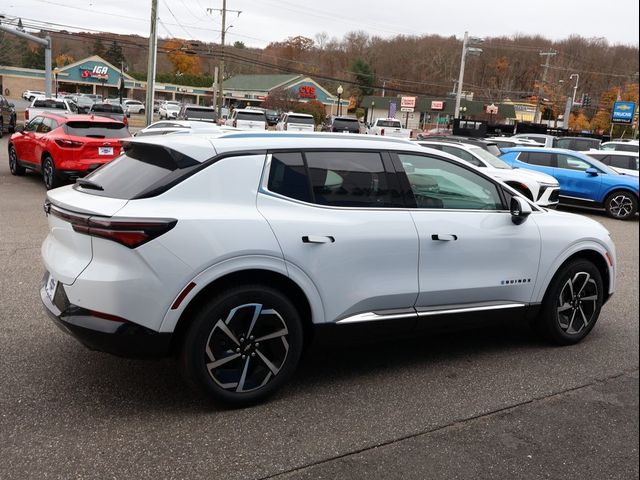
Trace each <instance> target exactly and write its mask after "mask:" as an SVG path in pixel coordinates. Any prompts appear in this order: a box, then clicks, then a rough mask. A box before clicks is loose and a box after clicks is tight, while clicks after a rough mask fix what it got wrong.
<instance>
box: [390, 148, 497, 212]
mask: <svg viewBox="0 0 640 480" xmlns="http://www.w3.org/2000/svg"><path fill="white" fill-rule="evenodd" d="M398 159H399V160H400V162H401V163H402V167H403V168H404V171H405V172H406V174H407V178H408V180H409V184H410V186H411V191H412V192H413V195H414V197H415V199H416V205H417V207H418V208H446V209H456V210H458V209H461V210H504V209H505V208H504V205H503V202H502V197H501V196H500V190H499V188H498V186H497V185H496V184H495V183H493V182H491V181H490V180H488V179H486V178H484V177H483V176H481V175H479V174H478V173H476V172H473V171H471V170H470V169H468V168H465V167H464V166H462V165H457V164H455V163H454V162H452V161H447V160H445V159H440V158H435V157H430V156H424V155H416V154H409V153H399V154H398Z"/></svg>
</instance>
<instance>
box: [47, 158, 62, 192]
mask: <svg viewBox="0 0 640 480" xmlns="http://www.w3.org/2000/svg"><path fill="white" fill-rule="evenodd" d="M42 178H43V180H44V186H45V187H47V190H51V189H52V188H58V187H59V186H60V185H61V182H60V180H59V179H58V172H56V166H55V164H54V163H53V158H51V157H45V159H44V160H43V161H42Z"/></svg>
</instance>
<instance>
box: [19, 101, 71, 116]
mask: <svg viewBox="0 0 640 480" xmlns="http://www.w3.org/2000/svg"><path fill="white" fill-rule="evenodd" d="M77 111H78V108H77V107H76V106H75V104H74V103H71V102H67V101H66V100H61V99H59V98H42V99H40V98H36V99H34V100H33V101H32V102H31V106H30V107H29V108H27V109H26V110H25V112H24V119H25V121H29V120H31V119H32V118H34V117H35V116H36V115H39V114H41V113H42V112H55V113H59V114H60V115H70V114H73V113H75V112H77Z"/></svg>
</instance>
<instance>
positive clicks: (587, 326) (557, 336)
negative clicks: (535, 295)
mask: <svg viewBox="0 0 640 480" xmlns="http://www.w3.org/2000/svg"><path fill="white" fill-rule="evenodd" d="M602 300H603V285H602V276H601V275H600V271H599V270H598V268H597V267H596V266H595V265H594V264H593V263H591V262H590V261H588V260H582V259H579V260H574V261H572V262H570V263H568V264H566V265H564V266H563V267H562V268H561V269H560V270H559V271H558V273H557V274H556V276H555V277H554V278H553V280H552V281H551V284H550V285H549V288H548V289H547V292H546V294H545V297H544V300H543V302H542V311H541V312H540V316H539V317H538V319H537V327H538V330H539V331H540V332H541V333H542V334H543V335H544V336H545V337H546V338H547V339H548V340H549V341H551V342H553V343H556V344H558V345H571V344H574V343H578V342H579V341H580V340H582V339H583V338H584V337H586V336H587V335H588V334H589V332H590V331H591V329H593V327H594V326H595V324H596V321H597V320H598V316H599V315H600V308H601V307H602Z"/></svg>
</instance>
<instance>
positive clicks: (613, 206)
mask: <svg viewBox="0 0 640 480" xmlns="http://www.w3.org/2000/svg"><path fill="white" fill-rule="evenodd" d="M609 212H611V215H612V216H614V217H617V218H624V217H628V216H629V215H631V213H632V212H633V200H631V198H629V196H628V195H624V194H619V195H616V196H614V197H612V198H611V200H609Z"/></svg>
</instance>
